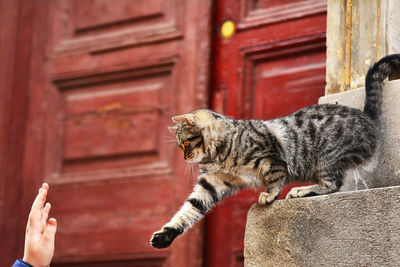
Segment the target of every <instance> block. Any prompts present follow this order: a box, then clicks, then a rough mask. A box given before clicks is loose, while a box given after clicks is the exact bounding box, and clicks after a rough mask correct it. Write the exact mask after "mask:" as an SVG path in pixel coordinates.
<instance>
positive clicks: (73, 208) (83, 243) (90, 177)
mask: <svg viewBox="0 0 400 267" xmlns="http://www.w3.org/2000/svg"><path fill="white" fill-rule="evenodd" d="M11 2H13V1H9V3H10V5H11V4H14V3H11ZM15 4H16V5H19V7H16V10H18V9H21V10H23V11H24V12H25V13H26V14H25V15H24V16H22V15H21V18H20V19H19V20H20V21H19V22H18V23H19V24H18V25H19V27H23V29H24V31H23V32H24V33H26V32H28V30H26V31H25V29H29V33H30V34H29V35H27V36H28V37H29V38H25V39H24V38H20V39H18V38H17V39H18V40H20V42H22V41H24V43H18V47H20V46H26V47H28V48H29V49H26V51H25V50H24V51H25V52H26V53H27V54H26V55H27V56H26V57H25V58H29V60H28V62H27V63H26V65H23V67H24V68H26V70H27V74H28V75H24V76H21V77H20V79H21V80H22V81H25V82H22V83H21V85H24V86H26V89H25V88H24V89H22V87H21V88H19V89H21V90H27V91H26V92H27V93H26V94H25V95H26V96H27V103H26V104H27V105H26V110H27V111H26V113H24V114H29V115H27V121H26V129H25V133H19V134H25V137H24V138H20V139H24V140H25V144H24V145H25V147H24V150H23V151H24V152H23V156H22V157H21V158H22V159H23V160H22V161H21V162H19V163H18V164H20V167H19V168H20V169H21V172H22V178H21V179H22V180H21V181H20V180H17V179H15V180H14V184H13V186H14V187H13V188H21V189H20V190H21V191H19V192H23V193H24V194H21V207H20V210H21V213H22V215H21V216H20V232H22V233H23V232H24V230H23V229H24V226H25V223H26V219H24V218H27V213H28V211H29V210H28V209H29V207H30V205H31V202H32V199H33V196H34V195H35V194H36V191H37V190H36V189H37V188H39V185H40V183H42V182H44V181H45V182H48V183H49V184H50V187H51V191H50V194H49V201H50V202H51V203H52V206H53V208H52V211H51V215H52V216H54V217H55V218H57V220H58V233H57V236H56V251H55V256H54V260H53V262H54V264H52V266H182V267H186V266H200V265H201V259H202V258H201V254H202V253H201V252H202V251H201V240H202V235H201V228H200V227H199V226H197V227H195V228H194V229H193V230H191V231H189V232H188V233H187V234H185V235H184V236H183V237H181V238H179V240H177V241H176V242H174V244H173V245H172V246H171V247H170V248H168V249H165V250H157V249H155V248H153V247H151V246H150V244H149V240H150V237H151V235H152V233H153V232H154V231H157V230H159V229H160V227H161V226H162V225H163V224H164V223H166V222H167V221H168V220H169V219H170V218H171V216H172V215H173V214H174V213H175V211H176V210H177V209H178V207H179V206H180V205H181V203H182V202H183V201H184V199H185V198H186V196H187V192H189V191H190V190H191V188H192V184H193V181H191V180H190V179H188V178H187V176H186V175H185V164H184V162H183V159H182V157H181V155H180V154H179V153H178V151H177V150H176V149H174V147H173V146H170V145H169V144H168V143H167V142H166V140H167V138H168V136H169V133H168V132H167V126H168V125H169V124H170V123H171V121H170V118H171V116H172V115H175V114H182V113H186V112H189V111H191V110H193V109H195V108H198V107H201V106H205V105H206V101H207V95H206V85H207V79H208V77H207V75H208V60H209V56H208V55H209V41H208V40H210V31H209V23H210V20H209V14H210V13H211V12H210V10H211V1H208V0H207V1H204V0H194V1H192V0H191V1H184V0H136V1H131V0H116V1H106V0H79V1H78V0H75V1H69V0H57V1H53V0H49V1H18V2H17V1H15ZM16 29H18V28H16ZM16 34H18V33H16ZM24 55H25V54H24ZM20 58H24V57H22V56H21V57H20ZM19 63H20V62H19ZM20 65H21V64H20ZM22 74H23V73H22ZM1 140H3V139H1ZM1 179H3V178H1ZM7 179H8V181H12V179H14V178H13V177H9V178H7ZM18 181H20V182H19V184H17V183H18ZM1 199H2V200H3V197H2V198H1ZM8 204H10V203H6V205H8ZM2 229H3V228H2ZM4 229H5V228H4ZM3 234H4V236H5V238H6V239H7V238H10V239H11V235H15V234H16V233H13V232H11V233H6V232H5V231H4V232H3V231H2V236H3ZM22 244H23V234H20V235H19V244H18V246H19V247H20V248H21V249H22V248H23V245H22ZM21 249H20V250H19V251H20V252H21ZM19 256H20V257H22V254H20V255H19ZM11 260H12V259H10V261H11Z"/></svg>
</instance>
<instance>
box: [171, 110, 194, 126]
mask: <svg viewBox="0 0 400 267" xmlns="http://www.w3.org/2000/svg"><path fill="white" fill-rule="evenodd" d="M172 120H173V121H174V122H175V123H184V124H186V125H187V126H194V114H193V113H188V114H183V115H178V116H174V117H172Z"/></svg>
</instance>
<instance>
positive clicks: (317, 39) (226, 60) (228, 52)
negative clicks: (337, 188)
mask: <svg viewBox="0 0 400 267" xmlns="http://www.w3.org/2000/svg"><path fill="white" fill-rule="evenodd" d="M215 12H216V14H215V22H214V23H215V25H217V27H218V30H217V31H216V32H215V36H214V43H213V48H214V55H215V56H214V62H213V67H212V68H213V71H212V73H213V77H212V79H213V82H212V84H213V88H214V89H213V92H212V108H213V109H214V110H216V111H217V112H221V113H224V114H226V115H228V116H232V117H235V118H245V119H251V118H254V119H264V120H268V119H273V118H277V117H281V116H286V115H288V114H290V113H292V112H294V111H296V110H298V109H300V108H302V107H305V106H308V105H310V104H313V103H317V101H318V98H319V97H320V96H322V95H323V94H324V88H325V50H326V47H325V30H326V1H322V0H321V1H319V0H312V1H311V0H304V1H272V0H269V1H268V0H262V1H261V0H258V1H251V0H248V1H245V0H241V1H234V0H224V1H217V3H216V7H215ZM227 20H232V21H233V22H234V23H235V26H236V32H235V34H234V35H233V36H232V37H231V38H227V39H225V38H223V37H222V35H221V34H220V32H219V29H220V28H221V26H222V25H223V23H224V22H225V21H227ZM289 189H290V187H285V188H284V189H283V191H282V194H281V198H282V197H283V196H284V195H285V194H286V193H287V192H288V190H289ZM257 199H258V192H254V191H251V190H246V191H244V192H240V193H239V194H238V195H236V196H233V197H231V198H229V199H227V200H225V201H224V202H223V203H222V204H221V205H218V207H217V208H215V209H214V210H213V211H212V212H211V213H210V214H209V215H208V216H207V222H206V229H207V230H206V265H205V266H243V240H244V232H245V224H246V214H247V211H248V209H249V208H250V206H251V205H252V204H253V203H255V202H257ZM216 251H218V253H216Z"/></svg>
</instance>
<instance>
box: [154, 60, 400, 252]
mask: <svg viewBox="0 0 400 267" xmlns="http://www.w3.org/2000/svg"><path fill="white" fill-rule="evenodd" d="M399 66H400V54H398V55H391V56H387V57H385V58H383V59H381V60H380V61H379V62H377V63H375V64H374V65H373V66H372V67H371V68H370V69H369V71H368V73H367V76H366V82H365V85H366V88H365V89H366V100H365V106H364V111H361V110H358V109H353V108H350V107H346V106H340V105H334V104H324V105H311V106H309V107H306V108H303V109H301V110H299V111H297V112H295V113H293V114H291V115H289V116H287V117H284V118H278V119H274V120H270V121H262V120H235V119H232V118H228V117H225V116H223V115H220V114H217V113H215V112H213V111H210V110H207V109H200V110H196V111H193V112H192V113H188V114H184V115H179V116H175V117H173V118H172V120H173V121H174V122H175V123H176V125H175V126H172V127H170V129H171V130H172V131H174V132H175V135H176V142H177V144H178V146H179V147H180V148H182V150H183V155H184V158H185V160H186V161H187V162H191V163H198V165H199V167H200V172H199V175H198V182H197V184H196V185H195V186H194V190H193V192H192V193H191V194H190V195H189V197H188V199H187V201H186V202H185V203H184V204H183V206H182V207H181V208H180V210H179V211H178V212H177V213H176V214H175V215H174V216H173V217H172V219H171V221H170V222H168V223H167V224H165V225H164V226H163V227H162V229H161V230H160V231H158V232H155V233H154V234H153V236H152V238H151V241H150V243H151V245H152V246H154V247H156V248H165V247H168V246H169V245H170V244H171V243H172V241H173V240H174V239H175V238H176V237H177V236H178V235H180V234H182V233H183V232H184V231H185V230H187V229H188V228H190V227H191V226H192V225H193V224H194V223H195V222H196V221H198V220H199V219H200V218H202V217H203V216H204V215H205V214H206V213H207V212H208V211H209V210H210V209H211V208H212V207H213V206H215V204H216V203H218V202H219V201H221V200H222V199H224V198H226V197H228V196H230V195H232V194H234V193H236V192H237V191H239V190H240V189H242V188H245V187H251V188H259V187H262V186H263V187H265V188H266V190H265V192H262V193H260V196H259V199H258V203H259V204H261V205H268V204H270V203H272V202H273V201H274V200H275V199H276V198H277V197H278V196H279V193H280V192H281V189H282V186H283V185H284V184H285V183H290V182H293V181H311V182H314V183H315V184H314V185H309V186H301V187H297V188H293V189H292V190H291V191H290V192H289V193H288V195H287V198H298V197H306V196H312V195H321V194H328V193H332V192H335V191H338V190H339V188H340V187H341V185H342V182H343V176H344V174H345V172H346V171H347V170H348V169H350V168H354V167H356V166H358V165H360V164H362V163H363V162H365V161H366V160H367V159H369V158H370V157H371V156H372V155H373V153H374V151H375V148H376V146H377V140H378V133H379V118H380V115H381V110H382V90H383V85H384V80H385V79H386V78H387V77H388V76H389V74H390V73H391V72H392V70H393V69H396V68H398V67H399Z"/></svg>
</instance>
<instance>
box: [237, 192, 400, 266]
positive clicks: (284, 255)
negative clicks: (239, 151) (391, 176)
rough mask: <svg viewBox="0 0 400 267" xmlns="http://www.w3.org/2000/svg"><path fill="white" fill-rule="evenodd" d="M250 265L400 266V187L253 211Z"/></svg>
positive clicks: (282, 203)
mask: <svg viewBox="0 0 400 267" xmlns="http://www.w3.org/2000/svg"><path fill="white" fill-rule="evenodd" d="M244 257H245V266H248V267H256V266H274V267H278V266H285V267H286V266H287V267H289V266H312V267H315V266H368V267H372V266H379V267H381V266H399V264H400V186H395V187H387V188H378V189H369V190H361V191H353V192H340V193H335V194H331V195H324V196H318V197H310V198H302V199H293V200H282V201H276V202H274V203H273V204H272V205H271V206H269V207H264V206H260V205H258V204H255V205H253V206H252V207H251V209H250V210H249V213H248V216H247V225H246V233H245V251H244Z"/></svg>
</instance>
